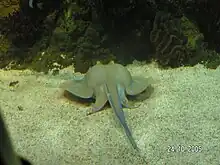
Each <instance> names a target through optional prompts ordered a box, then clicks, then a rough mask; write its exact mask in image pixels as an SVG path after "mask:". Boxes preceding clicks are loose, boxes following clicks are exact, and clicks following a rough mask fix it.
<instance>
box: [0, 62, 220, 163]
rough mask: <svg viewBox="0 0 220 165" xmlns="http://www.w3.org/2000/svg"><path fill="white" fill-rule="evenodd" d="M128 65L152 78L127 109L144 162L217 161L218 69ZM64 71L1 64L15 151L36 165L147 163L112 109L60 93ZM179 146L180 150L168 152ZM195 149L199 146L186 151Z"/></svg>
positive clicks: (0, 98) (1, 93) (0, 97)
mask: <svg viewBox="0 0 220 165" xmlns="http://www.w3.org/2000/svg"><path fill="white" fill-rule="evenodd" d="M128 68H129V70H130V71H131V73H132V74H133V75H140V76H144V77H148V76H152V77H153V79H154V80H155V84H153V85H152V86H153V88H154V92H153V94H152V95H151V96H150V98H148V99H146V100H144V101H142V102H136V105H139V107H138V108H136V109H131V110H129V109H125V113H126V114H127V121H128V123H129V126H130V128H131V130H132V132H133V136H134V138H135V141H136V142H137V144H138V146H139V148H140V149H141V153H142V155H143V157H145V159H146V160H147V161H148V162H149V164H150V165H155V164H158V165H163V164H169V165H177V164H181V165H187V164H197V165H203V164H204V165H208V164H210V165H211V164H212V165H217V164H220V68H218V69H216V70H209V69H205V68H204V67H203V66H201V65H198V66H195V67H186V68H179V69H169V70H160V69H158V68H157V67H156V66H155V65H154V64H152V65H141V64H138V63H136V64H132V65H129V66H128ZM66 71H71V68H67V69H66V70H63V71H62V73H60V75H57V76H51V75H43V74H39V73H34V72H31V71H16V70H12V71H3V70H0V105H1V107H2V109H3V114H4V116H5V119H6V123H7V125H8V128H9V131H10V133H11V136H12V140H13V144H14V146H15V150H16V151H17V152H18V153H19V154H20V155H22V156H25V157H26V158H28V159H29V160H31V161H32V162H33V164H34V165H95V164H96V165H130V164H132V165H141V164H144V163H143V160H142V159H141V158H140V157H138V156H137V155H136V154H135V153H134V152H133V149H132V147H131V145H130V143H129V141H128V140H127V138H126V136H125V134H124V132H123V130H122V129H121V128H120V127H119V126H118V125H117V124H116V123H115V119H114V118H113V116H112V111H111V109H110V108H108V107H107V108H106V110H104V111H102V112H99V113H96V114H94V115H91V116H86V113H87V112H88V110H89V108H90V107H89V106H88V105H85V104H79V103H77V102H73V101H69V100H67V99H66V98H64V97H62V92H61V91H60V89H59V88H58V86H59V84H60V83H61V82H62V81H63V79H64V78H68V76H69V74H64V73H66ZM11 81H19V84H18V86H16V87H14V88H11V87H9V83H10V82H11ZM178 145H182V146H183V147H185V148H184V149H186V150H185V152H172V151H171V152H169V149H170V146H173V147H178ZM190 146H193V147H190ZM197 147H198V148H199V147H200V148H201V150H200V151H198V152H196V151H194V152H193V151H192V150H187V149H195V150H196V149H197Z"/></svg>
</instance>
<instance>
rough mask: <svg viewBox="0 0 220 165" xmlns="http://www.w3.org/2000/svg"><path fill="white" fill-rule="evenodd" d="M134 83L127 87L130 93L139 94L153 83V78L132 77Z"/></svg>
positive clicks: (127, 91)
mask: <svg viewBox="0 0 220 165" xmlns="http://www.w3.org/2000/svg"><path fill="white" fill-rule="evenodd" d="M132 79H133V80H132V83H131V84H130V86H128V87H127V88H126V93H127V94H128V95H137V94H139V93H141V92H143V91H144V90H145V89H146V88H147V87H148V86H149V85H150V84H151V83H152V78H151V77H150V78H142V77H132Z"/></svg>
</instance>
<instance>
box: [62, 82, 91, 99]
mask: <svg viewBox="0 0 220 165" xmlns="http://www.w3.org/2000/svg"><path fill="white" fill-rule="evenodd" d="M60 88H62V89H64V90H66V91H68V92H70V93H72V94H73V95H75V96H78V97H81V98H85V99H87V98H91V97H92V96H93V90H92V88H89V87H88V85H87V82H86V79H85V78H83V79H81V80H69V81H65V82H64V83H62V84H61V85H60Z"/></svg>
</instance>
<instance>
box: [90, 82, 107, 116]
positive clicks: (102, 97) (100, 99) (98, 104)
mask: <svg viewBox="0 0 220 165" xmlns="http://www.w3.org/2000/svg"><path fill="white" fill-rule="evenodd" d="M95 95H96V100H95V103H94V104H93V105H92V109H91V111H90V112H89V113H88V114H87V115H91V114H93V113H95V112H98V111H101V110H102V108H103V107H104V105H105V104H106V102H107V100H108V98H107V96H106V93H105V91H104V86H99V87H97V88H96V89H95Z"/></svg>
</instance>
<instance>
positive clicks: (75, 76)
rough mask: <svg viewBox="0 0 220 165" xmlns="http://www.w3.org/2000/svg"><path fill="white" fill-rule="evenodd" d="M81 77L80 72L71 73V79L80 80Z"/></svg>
mask: <svg viewBox="0 0 220 165" xmlns="http://www.w3.org/2000/svg"><path fill="white" fill-rule="evenodd" d="M83 78H84V75H83V74H81V73H79V72H77V73H75V74H74V75H73V79H74V80H76V81H80V80H82V79H83Z"/></svg>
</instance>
